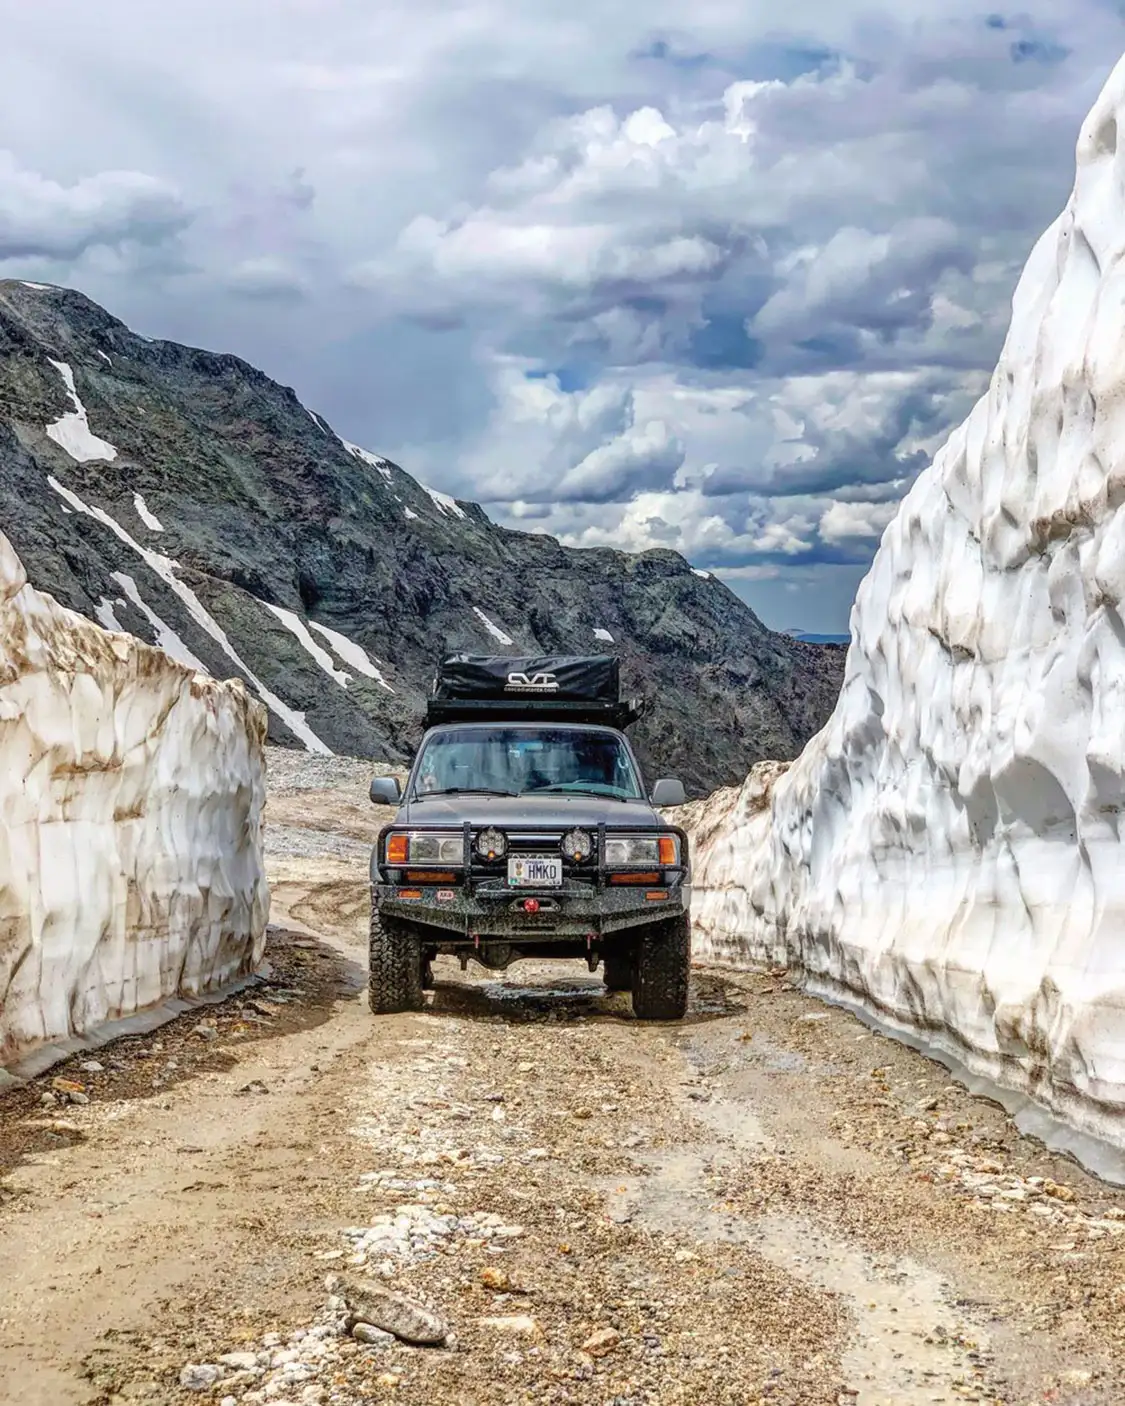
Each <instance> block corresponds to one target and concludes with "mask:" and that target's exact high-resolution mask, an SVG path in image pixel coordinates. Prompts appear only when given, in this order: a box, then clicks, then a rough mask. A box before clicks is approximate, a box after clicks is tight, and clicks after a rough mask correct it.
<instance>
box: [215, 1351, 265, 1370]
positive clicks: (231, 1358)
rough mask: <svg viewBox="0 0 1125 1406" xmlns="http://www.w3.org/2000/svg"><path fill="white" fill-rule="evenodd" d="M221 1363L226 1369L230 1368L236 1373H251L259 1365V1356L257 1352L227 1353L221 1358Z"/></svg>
mask: <svg viewBox="0 0 1125 1406" xmlns="http://www.w3.org/2000/svg"><path fill="white" fill-rule="evenodd" d="M219 1362H220V1363H221V1365H222V1366H224V1367H230V1368H232V1369H233V1370H234V1371H236V1372H251V1371H253V1369H254V1368H255V1367H256V1366H257V1365H258V1354H257V1353H256V1352H225V1353H223V1355H222V1357H220V1358H219Z"/></svg>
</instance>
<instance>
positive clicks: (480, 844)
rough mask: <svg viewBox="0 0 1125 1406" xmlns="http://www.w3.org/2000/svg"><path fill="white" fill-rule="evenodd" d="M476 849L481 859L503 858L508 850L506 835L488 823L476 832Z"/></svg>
mask: <svg viewBox="0 0 1125 1406" xmlns="http://www.w3.org/2000/svg"><path fill="white" fill-rule="evenodd" d="M476 849H477V853H478V854H479V855H480V857H481V858H482V859H503V858H504V855H505V854H506V853H507V852H508V837H507V835H505V834H504V832H503V830H497V829H496V827H495V826H493V825H490V826H489V827H488V828H487V829H486V830H481V831H479V833H478V834H477V841H476Z"/></svg>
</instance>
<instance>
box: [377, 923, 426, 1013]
mask: <svg viewBox="0 0 1125 1406" xmlns="http://www.w3.org/2000/svg"><path fill="white" fill-rule="evenodd" d="M367 951H368V966H367V992H368V1000H369V1001H370V1003H371V1009H372V1011H373V1012H374V1013H375V1015H393V1014H394V1013H395V1012H396V1011H420V1010H421V1009H422V939H421V936H420V935H419V933H418V932H417V930H416V929H415V928H413V927H412V926H411V925H410V924H409V923H404V922H403V921H402V920H401V919H400V918H383V917H381V916H380V913H379V910H378V908H377V907H376V906H375V904H374V903H373V904H372V905H371V938H370V942H369V944H368V949H367Z"/></svg>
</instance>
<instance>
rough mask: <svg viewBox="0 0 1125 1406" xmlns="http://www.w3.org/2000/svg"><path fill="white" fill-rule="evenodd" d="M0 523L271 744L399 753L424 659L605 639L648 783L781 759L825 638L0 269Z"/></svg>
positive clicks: (575, 646) (44, 582) (44, 571)
mask: <svg viewBox="0 0 1125 1406" xmlns="http://www.w3.org/2000/svg"><path fill="white" fill-rule="evenodd" d="M0 529H2V530H4V531H5V532H7V534H8V535H9V537H10V538H11V541H12V543H13V545H14V546H15V548H16V550H17V552H18V553H19V555H20V557H21V558H22V560H23V562H24V564H25V566H26V569H27V571H28V575H29V577H30V579H31V581H32V583H33V584H34V585H35V586H37V587H39V588H40V589H42V590H45V591H49V592H50V593H51V594H52V595H53V596H55V598H56V599H57V600H59V601H60V602H61V603H62V604H63V605H65V606H68V607H69V608H71V609H73V610H76V611H79V612H80V613H82V614H84V615H86V616H89V617H90V618H92V619H95V620H98V621H99V622H100V623H102V624H103V625H105V626H107V627H108V628H111V629H118V628H119V629H122V630H125V631H127V632H129V633H131V634H134V635H136V636H138V637H140V638H141V639H143V640H145V641H147V642H149V643H157V644H159V645H161V646H162V647H163V648H164V649H165V650H167V651H168V652H169V653H170V654H172V655H173V656H174V657H176V658H178V659H180V660H181V661H182V662H185V663H188V664H190V665H191V666H192V667H195V668H199V669H202V670H205V671H206V672H208V673H210V674H212V675H214V676H216V677H228V676H238V677H241V678H243V679H244V680H245V681H246V682H247V684H248V685H249V687H250V688H251V689H252V691H253V692H254V693H256V694H257V695H258V697H260V698H261V699H262V701H263V702H264V703H265V704H266V706H267V707H268V709H269V714H270V737H271V739H272V740H274V741H276V742H279V743H282V744H287V745H303V746H305V747H308V748H310V749H312V750H314V751H329V750H332V751H337V752H344V753H349V754H353V755H358V756H371V757H375V758H380V759H386V760H390V761H395V760H403V759H405V758H406V757H407V756H408V755H409V752H410V749H411V748H412V746H413V745H415V744H416V742H417V739H418V737H419V735H420V724H419V720H420V716H421V712H422V706H423V700H424V697H425V694H426V692H427V691H428V688H429V684H430V680H431V679H432V676H433V670H434V665H435V661H436V660H437V658H438V657H439V655H441V654H442V653H443V652H451V651H471V652H475V653H493V652H498V653H504V652H512V653H529V654H535V653H552V652H560V651H565V652H573V653H589V652H612V653H616V654H617V655H618V656H619V657H620V658H621V660H622V673H623V678H624V680H625V682H626V684H627V686H628V687H629V689H630V691H634V690H636V691H640V692H642V693H643V694H645V695H646V697H647V698H648V699H649V702H650V711H649V713H648V715H647V716H646V718H645V719H644V720H643V722H642V723H641V724H639V725H638V726H637V727H636V728H635V729H634V732H635V742H636V744H637V747H638V751H639V752H640V754H641V757H642V760H643V762H644V764H645V767H646V770H647V772H648V773H649V775H650V776H655V775H656V774H672V775H679V776H681V777H682V778H683V780H684V782H685V784H686V785H687V786H688V788H689V790H690V791H692V792H693V793H695V794H700V793H702V792H706V791H708V790H710V789H711V788H713V787H715V786H717V785H720V784H722V783H724V782H731V781H733V780H735V779H736V778H737V777H739V776H741V775H742V774H744V773H745V771H746V768H747V767H748V766H749V765H750V764H752V763H753V762H754V761H756V760H758V759H759V758H762V757H766V756H781V757H790V756H793V755H794V754H795V753H796V752H797V751H798V750H799V749H800V747H801V746H802V745H803V743H804V742H805V741H806V740H807V739H808V738H809V737H810V736H811V735H812V734H813V733H814V732H815V731H816V730H817V729H818V728H819V727H820V726H821V724H822V723H823V722H824V721H825V720H826V718H827V717H828V715H829V713H830V712H831V709H832V705H833V702H834V701H835V698H836V695H837V692H838V689H839V683H840V679H841V677H842V673H843V659H844V651H842V650H832V649H824V648H820V647H818V646H816V645H811V644H806V643H804V642H801V641H795V640H792V639H789V638H788V637H786V636H784V635H779V634H775V633H773V632H772V631H770V630H768V629H766V627H765V626H764V625H763V624H762V623H761V621H760V620H759V619H758V618H757V616H756V615H755V614H754V613H753V611H752V610H750V609H749V607H748V606H746V605H745V604H744V603H743V602H742V601H741V600H739V598H738V597H737V596H735V595H734V594H733V593H732V592H731V591H730V590H728V589H727V587H725V586H724V585H723V584H722V583H721V582H719V581H718V580H717V579H715V577H713V576H711V575H710V574H709V573H707V572H704V571H696V570H693V569H692V568H691V567H690V566H689V564H688V563H687V562H686V561H685V560H684V559H683V558H682V557H681V556H679V555H678V554H677V553H675V552H671V551H663V550H660V551H651V552H642V553H640V554H638V555H628V554H626V553H623V552H617V551H612V550H609V549H596V550H577V549H572V548H567V547H563V546H561V545H560V544H559V542H558V541H556V540H555V539H554V538H552V537H547V536H543V535H539V534H533V533H525V532H514V531H509V530H507V529H504V528H500V527H497V526H496V525H494V524H493V523H491V522H490V521H489V519H488V518H487V516H486V515H485V513H484V512H483V510H482V509H481V508H480V507H479V506H477V505H476V504H473V503H467V502H455V501H454V500H453V499H452V498H449V497H448V496H446V495H445V494H442V493H439V492H436V491H434V490H431V489H427V488H425V487H424V486H423V485H421V484H420V483H418V482H417V481H416V480H415V479H413V478H411V477H410V475H409V474H407V473H405V472H403V470H402V469H401V468H399V467H398V465H396V464H392V463H390V462H389V461H387V460H386V459H383V458H381V457H379V456H378V455H376V454H372V453H369V452H368V451H366V450H364V449H361V448H359V447H358V446H355V445H351V444H349V443H348V442H347V441H345V440H343V439H342V438H340V437H339V436H338V435H336V434H335V433H334V432H333V430H332V429H331V427H330V426H329V425H327V424H326V423H325V422H324V421H323V420H322V419H321V418H320V417H318V416H317V415H316V414H315V413H314V412H313V411H311V410H308V409H306V408H305V407H304V406H303V405H302V404H301V402H300V401H299V400H298V399H297V396H296V395H295V393H294V392H293V391H292V390H290V389H288V388H286V387H283V386H280V385H278V384H276V383H275V382H274V381H271V380H270V379H269V377H267V376H265V375H264V374H263V373H262V372H260V371H258V370H256V369H255V368H254V367H252V366H250V365H248V364H247V363H246V362H244V361H242V360H240V359H239V358H238V357H235V356H229V355H221V354H216V353H212V352H207V351H200V350H198V349H196V348H193V347H185V346H180V345H178V344H177V343H174V342H165V341H150V340H148V339H146V338H144V337H141V336H138V335H137V334H136V333H134V332H131V331H130V330H129V329H128V328H127V327H126V326H125V325H124V324H123V323H121V322H120V321H118V320H117V319H116V318H114V317H112V316H111V315H110V314H109V313H108V312H106V311H105V310H104V309H102V308H100V307H99V306H97V304H95V303H93V302H91V301H90V300H89V299H88V298H86V297H85V296H83V295H82V294H81V293H79V292H76V291H74V290H70V289H63V288H55V287H51V286H48V285H43V284H30V283H23V282H18V281H12V280H8V281H2V282H0Z"/></svg>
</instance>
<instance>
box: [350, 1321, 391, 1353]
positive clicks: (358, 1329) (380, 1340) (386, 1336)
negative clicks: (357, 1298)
mask: <svg viewBox="0 0 1125 1406" xmlns="http://www.w3.org/2000/svg"><path fill="white" fill-rule="evenodd" d="M352 1337H353V1338H355V1340H356V1342H357V1343H364V1344H365V1345H366V1346H367V1347H390V1346H391V1344H392V1343H396V1342H398V1339H397V1338H396V1337H395V1335H394V1334H393V1333H385V1332H384V1331H383V1329H382V1328H376V1327H373V1326H372V1324H370V1323H356V1324H354V1325H353V1327H352Z"/></svg>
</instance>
